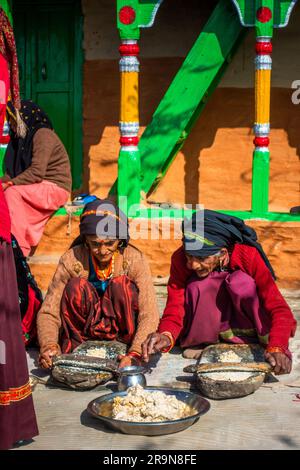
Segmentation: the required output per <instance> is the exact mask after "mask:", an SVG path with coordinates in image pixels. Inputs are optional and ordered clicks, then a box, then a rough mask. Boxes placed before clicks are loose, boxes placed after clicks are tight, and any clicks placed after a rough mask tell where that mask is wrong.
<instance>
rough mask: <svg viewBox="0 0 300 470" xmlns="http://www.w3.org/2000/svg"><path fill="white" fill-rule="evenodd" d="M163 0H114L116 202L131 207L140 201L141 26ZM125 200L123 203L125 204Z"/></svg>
mask: <svg viewBox="0 0 300 470" xmlns="http://www.w3.org/2000/svg"><path fill="white" fill-rule="evenodd" d="M161 1H162V0H147V1H144V0H143V1H139V0H117V27H118V30H119V34H120V38H121V45H120V47H119V51H120V54H121V59H120V76H121V93H120V95H121V96H120V122H119V128H120V135H121V137H120V144H121V148H120V152H119V159H118V185H117V194H118V204H119V206H120V207H121V208H122V209H123V210H126V209H128V210H130V207H132V206H133V205H135V204H139V203H140V200H141V158H140V151H139V147H138V143H139V137H138V133H139V61H138V54H139V46H138V39H139V37H140V28H143V27H150V26H152V24H153V22H154V19H155V15H156V13H157V10H158V8H159V5H160V4H161ZM124 201H126V203H125V204H124Z"/></svg>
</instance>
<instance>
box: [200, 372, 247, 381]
mask: <svg viewBox="0 0 300 470" xmlns="http://www.w3.org/2000/svg"><path fill="white" fill-rule="evenodd" d="M201 375H202V376H203V377H208V378H209V379H212V380H227V381H229V382H238V381H240V380H246V379H248V378H249V377H251V376H252V375H253V373H251V372H250V373H249V372H232V371H230V372H207V373H205V374H203V373H202V374H201Z"/></svg>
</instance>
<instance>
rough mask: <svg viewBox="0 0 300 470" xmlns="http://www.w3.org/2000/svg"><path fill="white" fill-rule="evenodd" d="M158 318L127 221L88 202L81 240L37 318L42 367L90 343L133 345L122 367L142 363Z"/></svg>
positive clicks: (105, 203) (103, 203) (108, 205)
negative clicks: (63, 354)
mask: <svg viewBox="0 0 300 470" xmlns="http://www.w3.org/2000/svg"><path fill="white" fill-rule="evenodd" d="M158 321H159V314H158V309H157V305H156V299H155V293H154V288H153V283H152V277H151V272H150V269H149V266H148V263H147V260H146V259H145V257H144V255H143V254H142V253H141V252H140V251H139V250H138V249H137V248H135V247H134V246H132V245H131V244H129V231H128V220H127V217H126V216H125V214H124V213H123V212H122V211H121V210H120V209H119V208H118V207H116V206H115V204H113V203H112V202H111V201H109V200H100V199H96V200H94V201H92V202H90V203H88V204H87V205H86V206H85V208H84V210H83V213H82V215H81V221H80V237H79V238H78V239H76V240H75V242H74V243H73V245H72V247H71V249H70V250H69V251H67V252H66V253H65V254H64V255H63V256H62V257H61V259H60V262H59V265H58V268H57V270H56V273H55V275H54V277H53V280H52V282H51V284H50V287H49V289H48V293H47V296H46V298H45V301H44V303H43V305H42V308H41V310H40V312H39V314H38V319H37V328H38V340H39V344H40V364H41V366H42V367H44V368H49V367H51V365H52V358H53V356H55V355H57V354H60V352H63V353H71V352H72V351H73V350H74V348H76V347H77V346H79V345H80V344H81V343H82V342H83V341H86V340H118V341H120V342H123V343H125V344H127V345H128V352H127V354H126V356H125V357H123V358H121V362H120V365H121V366H122V367H124V366H126V365H131V364H136V363H139V361H140V357H141V351H142V349H141V345H142V342H143V341H145V339H146V338H147V336H148V334H149V333H150V332H151V331H153V330H155V329H156V328H157V325H158Z"/></svg>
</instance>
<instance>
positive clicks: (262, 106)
mask: <svg viewBox="0 0 300 470" xmlns="http://www.w3.org/2000/svg"><path fill="white" fill-rule="evenodd" d="M273 3H274V2H273V0H264V1H263V2H262V1H260V0H259V1H258V0H257V1H256V24H255V26H256V45H255V50H256V57H255V123H254V134H255V138H254V141H253V143H254V145H255V149H254V152H253V167H252V211H253V212H254V213H256V214H263V213H266V212H268V206H269V176H270V150H269V143H270V139H269V134H270V93H271V69H272V59H271V53H272V43H271V38H272V33H273V7H274V5H273Z"/></svg>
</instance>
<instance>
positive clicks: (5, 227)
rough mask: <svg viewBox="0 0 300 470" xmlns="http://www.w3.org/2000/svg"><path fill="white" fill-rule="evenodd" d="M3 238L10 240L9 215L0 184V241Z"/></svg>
mask: <svg viewBox="0 0 300 470" xmlns="http://www.w3.org/2000/svg"><path fill="white" fill-rule="evenodd" d="M1 240H5V241H6V242H8V243H10V242H11V237H10V216H9V211H8V207H7V203H6V200H5V196H4V192H3V189H2V186H1V184H0V242H1Z"/></svg>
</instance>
